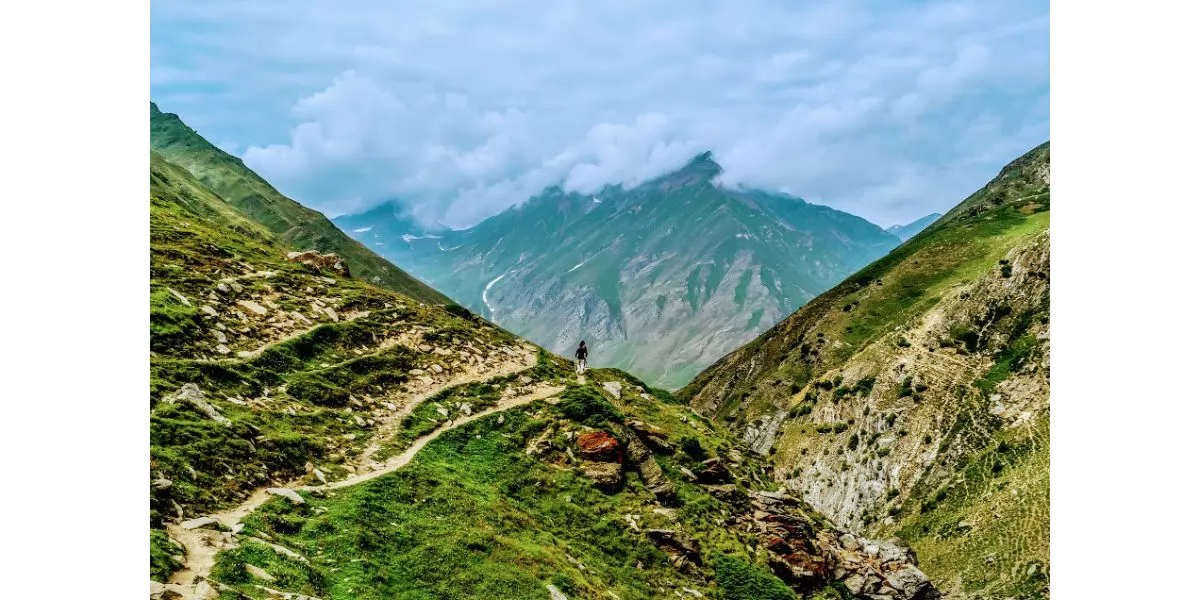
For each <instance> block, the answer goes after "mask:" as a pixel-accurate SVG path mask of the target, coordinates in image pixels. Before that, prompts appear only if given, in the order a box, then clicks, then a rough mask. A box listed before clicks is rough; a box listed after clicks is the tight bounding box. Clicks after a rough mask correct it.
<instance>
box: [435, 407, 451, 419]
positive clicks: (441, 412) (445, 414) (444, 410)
mask: <svg viewBox="0 0 1200 600" xmlns="http://www.w3.org/2000/svg"><path fill="white" fill-rule="evenodd" d="M434 410H436V411H437V413H438V414H439V415H442V416H443V417H448V416H450V409H448V408H446V407H445V406H439V407H437V408H436V409H434Z"/></svg>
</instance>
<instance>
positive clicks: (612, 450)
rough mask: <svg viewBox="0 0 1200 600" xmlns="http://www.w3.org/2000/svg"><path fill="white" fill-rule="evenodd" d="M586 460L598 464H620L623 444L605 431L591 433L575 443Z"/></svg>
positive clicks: (580, 437)
mask: <svg viewBox="0 0 1200 600" xmlns="http://www.w3.org/2000/svg"><path fill="white" fill-rule="evenodd" d="M575 443H576V444H577V445H578V446H579V454H580V456H582V457H583V458H584V460H592V461H597V462H620V461H621V442H619V441H617V438H615V437H613V436H612V435H611V434H609V433H607V432H604V431H589V432H587V433H585V434H583V435H581V436H579V439H578V440H576V442H575Z"/></svg>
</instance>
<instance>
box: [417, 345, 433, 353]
mask: <svg viewBox="0 0 1200 600" xmlns="http://www.w3.org/2000/svg"><path fill="white" fill-rule="evenodd" d="M417 349H418V350H420V351H421V352H433V346H430V345H429V344H421V345H420V346H417Z"/></svg>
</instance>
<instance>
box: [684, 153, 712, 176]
mask: <svg viewBox="0 0 1200 600" xmlns="http://www.w3.org/2000/svg"><path fill="white" fill-rule="evenodd" d="M721 170H722V169H721V165H719V164H717V161H715V160H713V155H712V151H711V150H705V151H704V152H701V153H700V154H697V155H696V156H694V157H692V160H690V161H688V164H687V165H685V166H684V167H683V168H682V169H680V170H679V172H681V173H689V174H695V175H708V176H709V177H716V176H717V175H718V174H720V172H721Z"/></svg>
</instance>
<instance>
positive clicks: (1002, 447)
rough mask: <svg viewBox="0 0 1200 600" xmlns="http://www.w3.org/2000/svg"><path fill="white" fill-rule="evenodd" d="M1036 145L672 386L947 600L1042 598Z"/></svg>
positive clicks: (1042, 323)
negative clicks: (892, 538) (903, 554)
mask: <svg viewBox="0 0 1200 600" xmlns="http://www.w3.org/2000/svg"><path fill="white" fill-rule="evenodd" d="M1049 154H1050V148H1049V143H1046V144H1043V145H1042V146H1039V147H1037V148H1034V149H1033V150H1031V151H1030V152H1028V153H1027V154H1025V155H1024V156H1022V157H1020V158H1018V159H1017V160H1015V161H1013V162H1012V163H1010V164H1009V165H1008V166H1006V167H1005V168H1004V169H1003V170H1002V171H1001V172H1000V174H999V175H998V176H997V177H996V178H995V179H993V180H992V181H991V182H989V183H988V184H987V185H986V186H984V187H983V188H981V189H980V190H979V191H977V192H976V193H974V194H972V195H971V196H970V197H968V198H967V199H966V200H964V201H963V202H962V203H961V204H959V205H958V206H957V207H955V208H954V209H953V210H951V211H949V212H948V213H947V214H946V215H945V216H943V217H941V218H940V219H938V220H937V221H936V222H935V223H934V224H933V225H931V226H929V227H928V228H927V229H925V230H924V231H922V232H921V233H920V234H918V235H916V236H914V237H913V238H911V239H910V240H908V241H906V242H905V243H904V244H902V245H900V246H899V247H897V248H896V249H895V250H893V251H892V252H891V253H889V254H888V255H887V256H885V257H884V258H882V259H880V260H878V261H876V262H875V263H872V264H871V265H869V266H868V267H866V268H864V269H862V270H861V271H859V272H858V273H856V274H854V275H852V276H851V277H849V278H847V279H846V281H844V282H843V283H841V284H839V285H838V286H836V287H834V288H833V289H831V290H830V291H829V292H827V293H825V294H822V295H821V296H819V297H817V298H816V299H814V300H813V301H812V302H810V303H809V304H808V305H806V306H805V307H803V308H801V309H800V310H799V311H797V312H796V313H794V314H793V315H791V316H790V317H788V318H787V319H785V320H783V321H782V322H780V323H779V324H777V325H776V326H774V327H772V328H771V329H770V330H768V331H767V332H766V333H764V334H763V335H761V336H760V337H758V338H757V339H756V340H754V341H753V342H751V343H749V344H747V345H746V346H743V347H742V348H739V349H738V350H736V351H734V352H732V353H730V354H729V355H727V356H726V357H724V358H723V359H721V360H720V361H719V362H717V363H716V364H715V365H713V366H712V367H710V368H709V369H707V370H705V371H704V372H703V373H701V374H700V375H699V376H698V377H697V378H696V379H695V380H694V381H693V382H692V383H690V384H689V385H688V386H687V387H685V388H684V389H683V390H681V392H680V395H681V396H682V397H683V398H686V399H687V400H688V401H689V402H690V403H691V405H692V406H693V407H695V408H697V409H698V410H699V411H701V412H702V413H703V414H706V415H709V416H711V417H713V418H719V419H720V420H721V421H722V422H725V423H728V424H730V426H731V427H733V428H734V429H736V430H739V431H741V432H742V434H743V436H744V437H745V439H746V440H747V441H750V442H751V443H752V444H754V446H755V448H756V449H758V450H759V451H761V452H764V453H768V452H769V453H771V454H772V455H773V462H774V463H775V465H776V473H777V476H778V478H779V479H780V480H781V481H782V482H783V483H784V484H785V485H786V486H787V487H788V488H789V489H793V490H795V491H797V492H798V493H802V494H803V495H804V497H805V498H806V499H807V500H809V501H810V502H812V503H813V504H814V506H816V507H817V508H818V509H819V510H822V511H823V512H825V513H826V514H828V515H829V516H830V517H831V518H832V519H834V521H835V522H838V523H839V524H843V525H845V526H850V527H854V528H860V529H863V530H866V531H868V532H871V533H872V534H878V535H892V534H896V535H900V536H901V537H902V538H904V539H905V540H906V541H908V542H909V543H911V544H912V545H913V547H914V548H916V549H917V550H918V552H919V554H920V556H921V559H922V567H923V568H924V569H926V571H927V572H928V573H929V574H930V577H931V578H933V579H934V581H935V582H936V583H938V584H939V586H941V587H943V589H946V590H949V591H950V592H951V593H952V594H954V595H955V596H954V597H963V596H965V597H986V598H999V597H1022V598H1024V597H1043V596H1044V595H1045V594H1046V593H1047V592H1046V582H1047V577H1048V573H1047V569H1048V561H1049V523H1048V514H1049V513H1048V501H1049V470H1048V468H1049V460H1048V457H1049V439H1048V427H1047V426H1046V425H1047V423H1048V419H1049V392H1048V391H1049V366H1048V364H1049V363H1048V360H1049V359H1048V356H1049V239H1048V231H1049V221H1050V216H1049V215H1050V213H1049V208H1050V192H1049Z"/></svg>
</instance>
